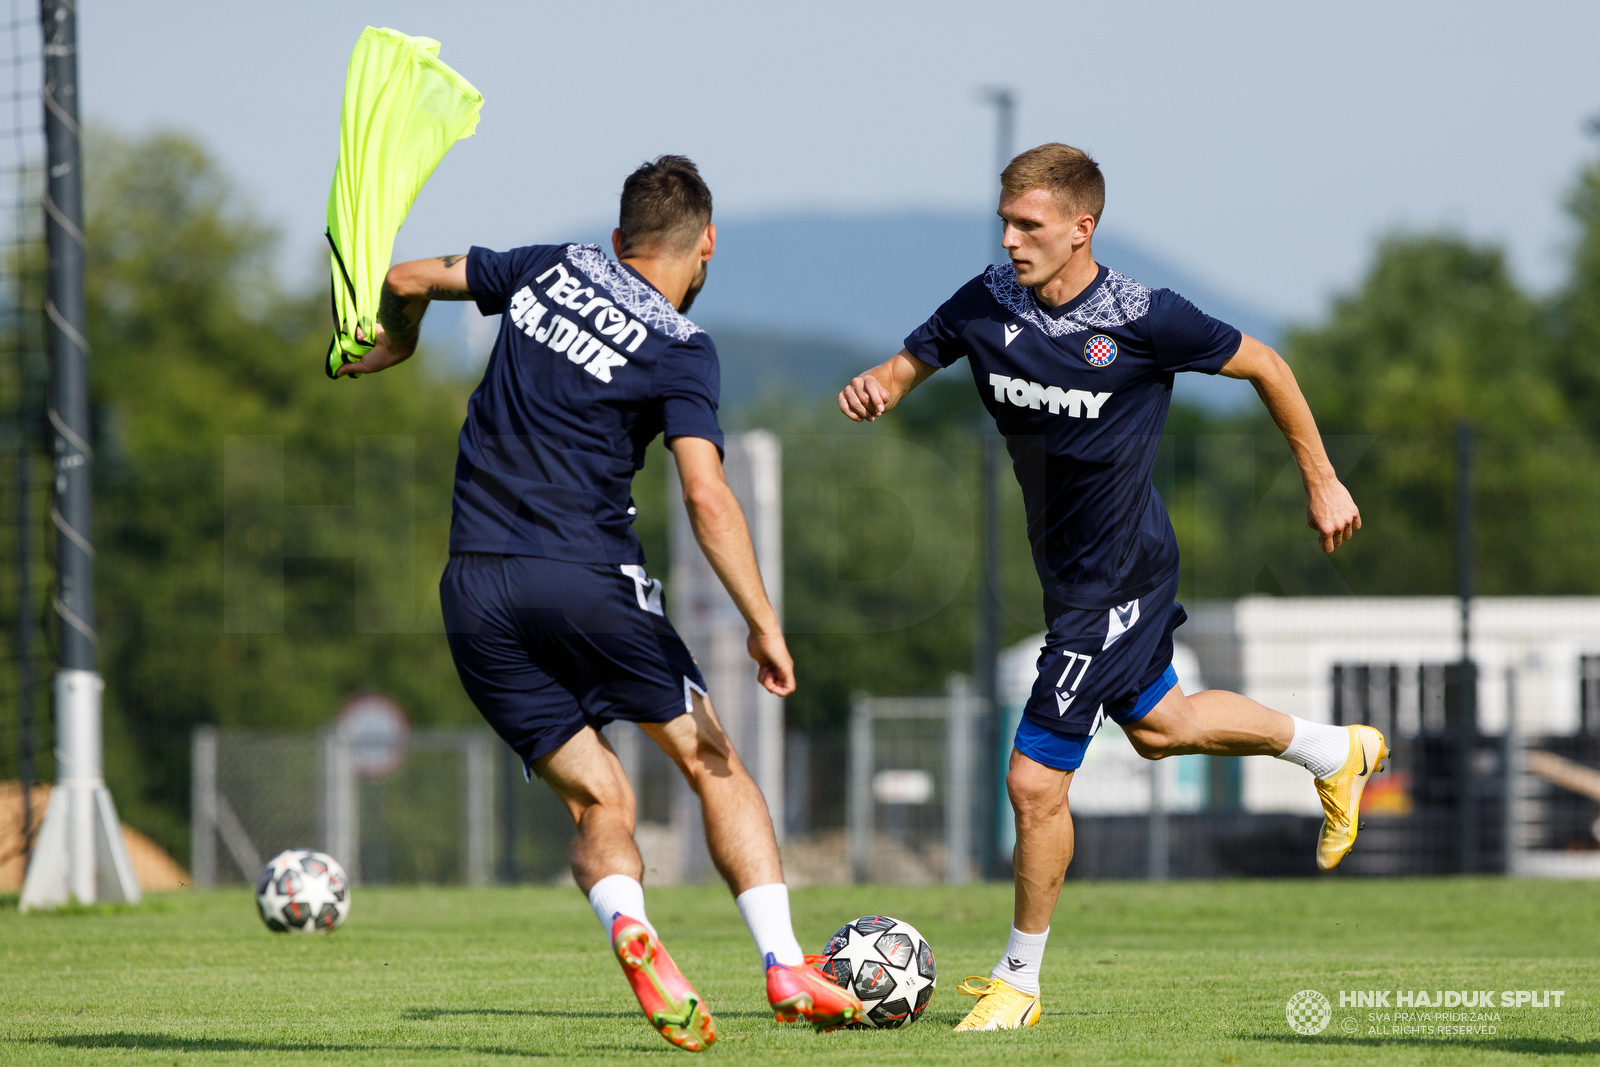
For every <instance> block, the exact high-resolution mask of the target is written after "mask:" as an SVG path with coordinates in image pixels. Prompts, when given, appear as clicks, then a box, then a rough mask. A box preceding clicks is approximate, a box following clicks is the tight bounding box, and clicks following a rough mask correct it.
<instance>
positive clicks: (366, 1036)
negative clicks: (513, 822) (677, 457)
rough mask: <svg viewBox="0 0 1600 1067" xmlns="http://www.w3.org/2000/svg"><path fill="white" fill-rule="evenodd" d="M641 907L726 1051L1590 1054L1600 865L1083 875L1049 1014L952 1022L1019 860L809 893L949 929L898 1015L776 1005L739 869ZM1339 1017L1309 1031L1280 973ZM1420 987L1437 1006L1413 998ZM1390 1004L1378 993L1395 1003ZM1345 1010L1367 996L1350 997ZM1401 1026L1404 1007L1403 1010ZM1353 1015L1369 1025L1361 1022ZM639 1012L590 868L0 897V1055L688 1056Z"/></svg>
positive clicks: (1475, 1057) (813, 931)
mask: <svg viewBox="0 0 1600 1067" xmlns="http://www.w3.org/2000/svg"><path fill="white" fill-rule="evenodd" d="M649 900H650V909H651V918H652V920H653V921H654V922H655V923H656V925H657V926H658V927H659V928H660V929H661V932H662V936H663V938H664V939H665V941H666V943H667V945H668V946H669V947H670V948H671V949H672V952H673V954H674V956H675V957H676V959H677V961H678V963H679V965H680V966H681V967H682V968H683V970H684V972H685V973H686V974H688V975H689V976H690V978H691V979H692V980H693V981H695V983H696V984H697V986H698V987H699V989H700V991H701V993H702V994H703V995H704V996H705V997H706V999H707V1000H708V1001H709V1002H710V1004H711V1007H712V1010H713V1012H714V1013H715V1015H716V1018H717V1023H718V1027H719V1029H720V1032H721V1039H720V1041H719V1042H718V1044H717V1045H716V1046H715V1047H714V1048H713V1049H712V1050H711V1051H710V1052H708V1053H706V1054H705V1056H706V1057H707V1058H710V1059H715V1060H718V1061H722V1062H727V1063H756V1062H762V1063H767V1064H770V1063H772V1062H774V1061H777V1062H789V1063H802V1062H804V1063H810V1062H837V1063H916V1064H919V1065H934V1064H946V1063H949V1064H956V1063H967V1064H971V1063H990V1062H1001V1061H1004V1062H1007V1063H1047V1064H1055V1063H1132V1064H1152V1063H1211V1064H1277V1063H1287V1062H1305V1063H1374V1062H1378V1063H1451V1064H1458V1063H1512V1062H1518V1061H1527V1062H1535V1061H1536V1062H1538V1063H1541V1064H1553V1063H1566V1062H1572V1063H1579V1062H1594V1057H1595V1055H1596V1054H1597V1053H1600V922H1597V919H1600V915H1597V910H1600V909H1597V904H1600V887H1597V886H1595V885H1592V884H1582V883H1557V882H1517V881H1501V880H1489V879H1482V880H1466V879H1451V880H1435V881H1421V880H1408V881H1356V880H1350V879H1325V880H1319V881H1301V882H1191V883H1169V884H1164V885H1152V884H1145V883H1091V884H1083V883H1069V884H1068V886H1067V887H1066V890H1065V892H1064V893H1063V895H1062V900H1061V904H1060V906H1059V907H1058V908H1057V910H1056V915H1055V921H1054V925H1053V927H1052V936H1051V940H1050V948H1049V954H1048V956H1047V958H1046V962H1045V976H1044V1017H1043V1019H1042V1020H1041V1021H1040V1023H1039V1025H1038V1026H1036V1027H1033V1028H1032V1029H1030V1030H1025V1031H1021V1032H1017V1033H1000V1034H963V1035H956V1034H952V1033H951V1032H950V1027H951V1025H952V1024H953V1023H955V1021H956V1020H957V1019H959V1018H960V1017H961V1015H962V1014H963V1013H964V1012H965V1010H966V1006H967V1005H968V1004H969V1003H970V1001H969V1000H967V998H965V997H960V996H957V995H956V994H955V992H954V989H955V986H956V984H957V983H958V982H959V981H960V980H961V978H962V976H963V975H966V974H987V973H988V970H989V967H990V966H992V965H993V962H994V959H995V958H996V956H997V955H998V954H999V951H1000V949H1001V948H1002V947H1003V945H1004V937H1005V932H1006V930H1007V927H1008V922H1009V918H1010V889H1009V887H1008V886H977V887H971V888H964V889H954V888H942V887H939V888H926V889H912V888H902V887H854V888H841V889H804V890H797V891H795V893H794V904H795V920H796V927H797V931H798V933H799V934H800V938H801V941H802V943H803V944H805V945H806V946H807V947H808V948H813V949H816V948H820V947H821V946H822V944H823V943H824V941H825V939H826V938H827V936H828V935H829V934H830V933H832V932H833V930H834V929H835V928H836V927H837V926H839V925H840V924H841V923H842V922H844V921H846V920H848V919H851V918H854V917H855V916H857V915H860V914H870V913H874V912H879V911H883V912H888V913H891V914H894V915H897V916H899V917H901V918H903V919H906V920H908V921H909V922H911V923H913V924H914V925H916V926H917V927H918V928H919V929H921V931H922V932H923V934H924V935H925V936H926V937H928V939H929V940H930V941H931V942H932V944H933V946H934V951H935V956H936V959H937V962H938V965H939V989H938V992H936V993H935V995H934V999H933V1002H932V1003H931V1004H930V1005H929V1008H928V1010H927V1012H926V1013H925V1015H924V1017H923V1019H922V1020H921V1021H919V1022H918V1023H916V1024H915V1025H914V1026H912V1027H910V1028H909V1029H906V1030H899V1031H865V1032H841V1033H834V1034H814V1033H811V1032H810V1031H809V1030H805V1029H801V1028H799V1027H794V1026H779V1025H777V1024H775V1023H773V1022H772V1018H771V1015H770V1014H769V1012H768V1010H767V1007H766V1002H765V998H764V996H763V993H762V984H761V973H760V970H759V968H758V966H757V963H756V959H755V951H754V949H753V947H752V946H751V943H750V941H749V938H748V936H747V935H746V933H745V930H744V927H743V924H742V923H741V922H740V920H739V915H738V912H737V911H736V910H735V908H734V906H733V903H732V901H731V900H730V899H729V897H728V895H727V893H726V892H725V891H724V890H722V889H721V888H720V887H718V888H709V887H707V888H678V889H654V890H651V891H650V896H649ZM1302 989H1315V990H1318V991H1320V992H1322V993H1323V994H1325V995H1327V996H1329V997H1330V999H1331V1000H1332V1002H1333V1005H1334V1010H1333V1018H1332V1023H1331V1025H1330V1026H1329V1027H1328V1029H1327V1030H1325V1031H1324V1032H1323V1033H1322V1034H1320V1035H1318V1036H1316V1037H1302V1036H1299V1035H1297V1034H1295V1033H1294V1032H1293V1031H1291V1030H1290V1029H1289V1027H1288V1025H1287V1023H1286V1021H1285V1016H1284V1005H1285V1002H1286V1001H1287V1000H1288V998H1289V997H1290V995H1292V994H1293V993H1295V992H1297V991H1298V990H1302ZM1363 989H1372V990H1398V989H1406V990H1429V991H1434V990H1443V989H1461V990H1477V989H1493V990H1496V991H1500V990H1517V989H1527V990H1546V989H1557V990H1564V991H1565V996H1564V998H1563V1000H1562V1005H1561V1007H1560V1008H1554V1007H1552V1008H1546V1009H1538V1008H1533V1007H1528V1006H1524V1007H1521V1008H1495V1009H1492V1011H1493V1012H1494V1013H1495V1014H1497V1015H1498V1019H1497V1020H1493V1021H1490V1022H1488V1023H1487V1025H1490V1026H1493V1027H1495V1031H1496V1032H1495V1033H1493V1034H1480V1035H1476V1036H1455V1037H1436V1036H1387V1035H1374V1034H1370V1033H1369V1032H1368V1031H1369V1028H1370V1027H1373V1026H1380V1025H1385V1024H1384V1023H1383V1021H1382V1020H1376V1021H1374V1020H1371V1019H1369V1018H1368V1016H1369V1014H1370V1013H1371V1012H1370V1009H1359V1010H1358V1009H1355V1008H1344V1009H1341V1008H1340V1007H1339V997H1338V993H1339V991H1340V990H1363ZM1418 1010H1419V1011H1422V1010H1426V1009H1418ZM1380 1011H1381V1009H1380ZM1346 1019H1349V1020H1352V1022H1349V1023H1347V1022H1345V1020H1346ZM1390 1025H1392V1024H1390ZM1351 1028H1353V1029H1354V1031H1355V1032H1354V1033H1348V1032H1346V1031H1347V1030H1349V1029H1351ZM687 1055H688V1054H687V1053H682V1052H679V1051H677V1050H675V1049H672V1048H671V1047H669V1046H668V1045H667V1044H666V1043H665V1042H664V1041H662V1040H661V1039H660V1038H659V1037H657V1036H656V1034H655V1033H654V1031H652V1030H650V1029H649V1028H648V1027H647V1026H646V1025H645V1023H644V1022H643V1020H642V1017H641V1016H640V1013H639V1011H638V1008H637V1007H636V1005H635V1003H634V1001H633V998H632V996H631V994H630V993H629V992H628V988H627V986H626V984H625V983H624V981H623V979H622V976H621V974H620V973H619V968H618V967H617V964H616V963H615V962H614V960H613V959H612V958H611V957H610V955H609V954H608V953H607V952H606V951H605V942H604V940H603V938H602V936H601V934H600V930H599V926H598V924H596V923H595V921H594V918H593V916H592V915H591V914H590V912H589V909H588V907H587V904H586V902H585V901H584V900H583V898H582V897H581V896H580V895H579V894H578V893H577V892H576V891H575V890H572V889H546V888H519V889H357V890H356V893H355V899H354V909H353V911H352V914H351V919H350V921H349V923H348V924H346V926H345V927H344V928H343V929H341V930H340V931H338V932H337V933H335V934H334V935H332V936H331V937H306V936H289V935H281V934H280V935H274V934H271V933H268V932H267V930H266V929H265V928H264V927H263V926H262V925H261V923H260V920H258V919H257V918H256V916H255V911H254V907H253V904H252V902H251V900H250V895H249V892H248V891H247V890H243V889H238V890H229V891H215V892H204V893H200V892H196V893H181V894H170V895H167V896H164V897H158V898H155V899H153V900H152V901H151V902H149V903H147V904H145V905H143V906H141V907H140V908H137V909H131V910H125V911H122V912H117V911H115V910H113V909H104V910H94V909H86V910H79V911H75V912H71V913H64V914H54V915H52V914H29V915H22V914H18V913H17V911H16V910H15V902H14V901H12V902H11V903H10V904H9V906H7V907H6V908H5V909H4V910H0V1062H6V1063H27V1064H81V1063H91V1062H93V1063H101V1062H106V1061H114V1062H117V1063H123V1062H130V1063H149V1064H162V1065H169V1064H170V1065H191V1064H192V1065H208V1064H232V1063H263V1064H265V1063H272V1064H274V1065H282V1064H296V1063H329V1062H338V1063H341V1064H350V1063H412V1062H424V1063H440V1062H442V1063H496V1064H498V1063H508V1062H517V1061H521V1060H544V1061H552V1060H553V1061H557V1062H572V1063H580V1062H585V1063H587V1062H592V1063H600V1062H606V1063H613V1062H616V1061H619V1060H639V1061H646V1060H655V1061H657V1062H661V1061H662V1059H663V1057H679V1058H681V1057H684V1056H687Z"/></svg>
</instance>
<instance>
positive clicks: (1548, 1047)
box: [1244, 1034, 1600, 1056]
mask: <svg viewBox="0 0 1600 1067" xmlns="http://www.w3.org/2000/svg"><path fill="white" fill-rule="evenodd" d="M1244 1037H1245V1039H1246V1040H1248V1041H1266V1042H1272V1043H1274V1044H1279V1045H1300V1046H1304V1047H1311V1046H1322V1047H1327V1046H1330V1045H1333V1046H1340V1047H1343V1048H1393V1047H1394V1046H1396V1045H1406V1046H1409V1047H1411V1048H1454V1049H1469V1048H1473V1049H1485V1050H1487V1051H1490V1052H1520V1053H1523V1054H1525V1055H1530V1056H1593V1055H1596V1054H1600V1041H1579V1040H1578V1039H1577V1038H1574V1037H1488V1038H1477V1037H1470V1036H1466V1035H1463V1036H1461V1037H1454V1038H1443V1037H1435V1038H1428V1037H1404V1036H1401V1037H1343V1036H1341V1035H1337V1034H1330V1035H1328V1036H1326V1037H1295V1036H1293V1035H1290V1034H1246V1035H1244Z"/></svg>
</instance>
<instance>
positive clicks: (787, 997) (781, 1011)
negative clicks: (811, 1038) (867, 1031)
mask: <svg viewBox="0 0 1600 1067" xmlns="http://www.w3.org/2000/svg"><path fill="white" fill-rule="evenodd" d="M820 962H822V957H821V956H807V957H806V961H805V963H803V964H801V965H800V966H798V967H789V966H786V965H784V964H782V963H779V962H778V961H777V960H775V959H773V957H772V954H771V953H770V952H769V953H767V1002H768V1003H769V1004H771V1005H772V1010H773V1011H774V1012H776V1018H777V1020H778V1021H779V1022H780V1023H792V1022H798V1021H799V1020H801V1019H804V1020H805V1021H806V1022H808V1023H810V1024H811V1025H812V1026H814V1027H816V1028H817V1029H818V1030H837V1029H839V1027H841V1026H849V1025H850V1024H851V1023H857V1022H860V1021H861V1017H862V1008H861V1001H860V1000H859V999H858V998H857V997H856V995H855V994H854V993H852V992H850V990H848V989H842V988H840V987H839V986H837V985H835V984H834V982H833V979H831V978H829V977H828V976H827V975H825V974H823V973H822V971H821V969H820V968H819V967H818V966H817V964H818V963H820Z"/></svg>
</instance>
